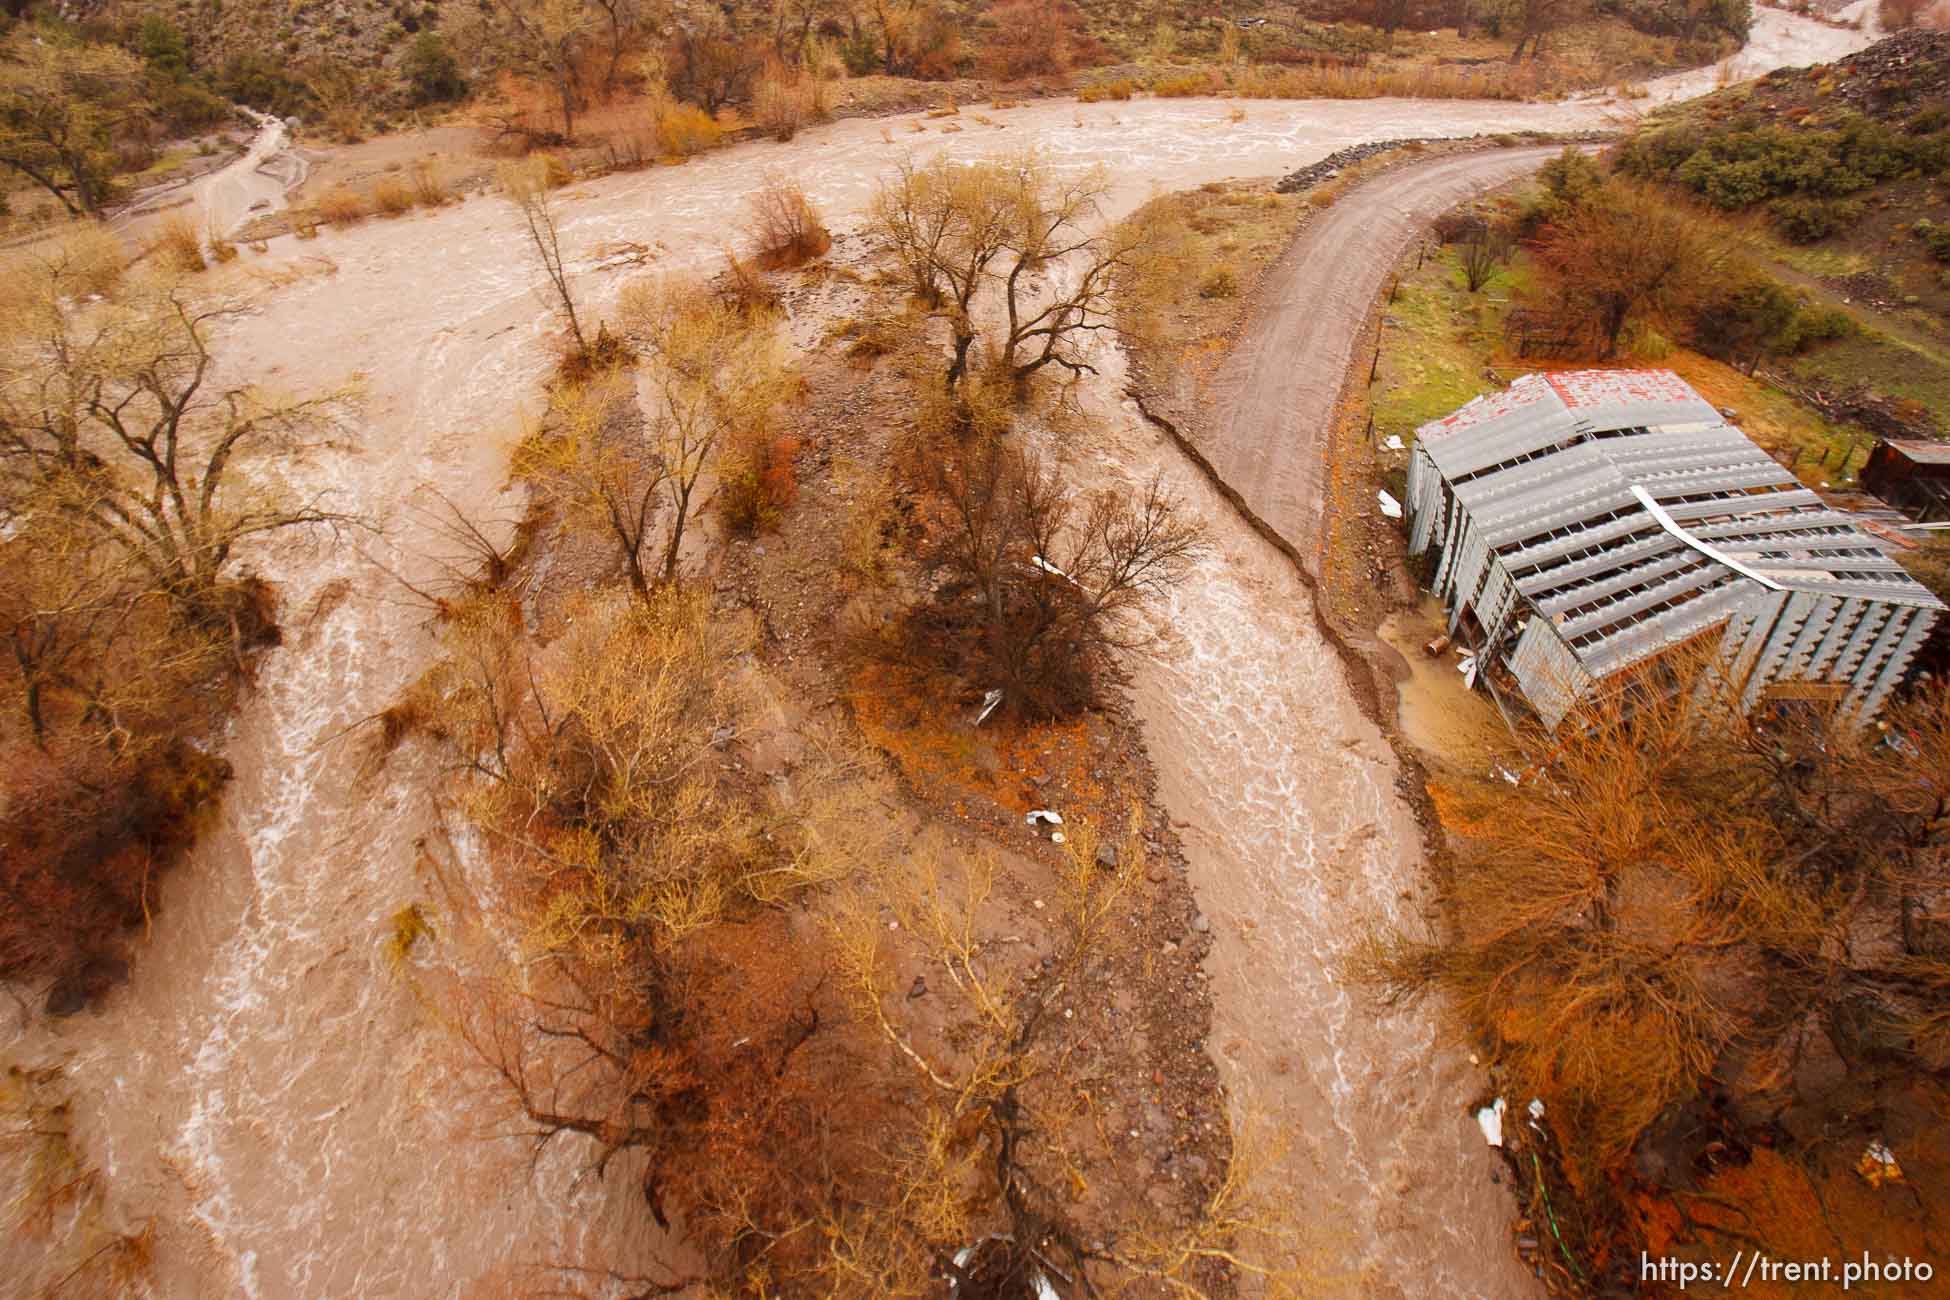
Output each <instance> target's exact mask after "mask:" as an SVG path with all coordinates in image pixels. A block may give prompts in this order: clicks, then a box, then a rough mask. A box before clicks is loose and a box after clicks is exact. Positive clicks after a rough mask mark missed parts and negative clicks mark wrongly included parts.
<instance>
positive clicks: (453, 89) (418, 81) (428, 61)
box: [399, 31, 467, 104]
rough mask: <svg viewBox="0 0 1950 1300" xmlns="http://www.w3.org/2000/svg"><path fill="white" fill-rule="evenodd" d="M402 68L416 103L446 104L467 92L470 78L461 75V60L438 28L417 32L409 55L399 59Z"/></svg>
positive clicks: (401, 74) (407, 51) (410, 46)
mask: <svg viewBox="0 0 1950 1300" xmlns="http://www.w3.org/2000/svg"><path fill="white" fill-rule="evenodd" d="M399 71H400V76H401V77H403V78H405V80H406V84H407V85H408V86H409V87H410V88H411V89H412V94H413V102H414V103H416V104H444V103H447V102H449V101H451V100H456V99H459V98H460V97H461V96H462V95H465V94H466V93H467V78H465V77H463V76H462V75H461V72H460V63H459V61H458V60H456V59H455V58H454V55H453V51H451V50H449V49H448V48H447V42H445V41H444V40H442V39H441V38H440V33H439V32H434V31H423V32H421V33H420V34H419V35H418V36H415V37H414V38H413V44H411V45H409V46H408V47H407V49H406V57H405V58H403V59H401V60H400V65H399Z"/></svg>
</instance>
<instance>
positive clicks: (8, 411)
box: [0, 272, 349, 612]
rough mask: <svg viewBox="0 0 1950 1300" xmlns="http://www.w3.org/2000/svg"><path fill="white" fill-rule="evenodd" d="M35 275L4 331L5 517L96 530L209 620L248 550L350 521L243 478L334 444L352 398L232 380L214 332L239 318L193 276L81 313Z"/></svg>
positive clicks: (139, 286)
mask: <svg viewBox="0 0 1950 1300" xmlns="http://www.w3.org/2000/svg"><path fill="white" fill-rule="evenodd" d="M29 277H30V278H28V279H26V280H25V281H23V282H21V283H20V284H19V285H17V287H19V288H20V289H22V290H23V292H21V293H20V294H19V295H18V296H16V297H15V298H14V299H13V300H12V302H11V303H10V304H9V319H8V321H7V322H6V323H5V325H4V327H0V333H3V334H4V337H3V338H0V346H4V348H5V352H6V355H5V357H4V365H0V369H3V370H4V374H5V377H4V379H0V516H19V515H22V514H25V513H31V512H34V511H55V512H58V513H60V514H62V515H64V516H66V517H68V518H70V519H73V520H75V521H77V522H80V523H83V524H85V525H86V526H88V527H90V528H93V529H95V530H96V531H98V532H100V533H101V534H102V535H103V536H105V537H107V538H109V539H110V540H112V541H113V542H114V543H115V544H116V545H118V546H120V547H122V548H123V549H125V550H126V551H127V552H128V554H129V555H130V556H131V557H132V558H133V559H134V560H135V561H136V563H138V564H140V565H141V566H142V567H143V568H144V569H146V570H147V571H148V573H149V575H150V577H151V579H152V580H153V582H154V583H155V584H156V585H157V586H158V587H160V588H161V589H163V590H166V591H168V592H170V593H171V594H172V595H173V596H175V597H176V598H177V599H178V600H180V601H181V602H183V603H184V604H185V605H186V607H191V608H201V609H203V610H204V611H205V612H209V611H210V609H211V608H212V602H213V601H214V600H215V599H216V597H217V596H218V594H219V588H220V587H221V586H222V584H223V582H224V580H225V578H226V576H227V574H228V573H229V570H230V565H231V561H232V558H233V556H234V554H235V551H236V548H237V546H238V545H239V544H240V543H242V542H245V541H247V540H248V539H251V538H254V537H259V536H262V535H264V534H267V533H274V532H279V531H283V530H287V529H291V528H296V527H304V526H308V525H317V524H335V523H339V522H343V521H345V520H346V516H344V515H342V514H340V513H338V512H335V511H332V510H330V509H328V508H326V506H325V505H324V503H323V501H322V499H321V498H319V497H317V496H314V497H312V498H310V499H306V500H296V499H293V498H292V497H291V496H289V495H288V494H287V493H286V492H284V491H282V490H280V489H278V488H275V487H271V486H267V485H264V484H262V483H260V482H255V481H251V480H248V479H246V478H245V476H244V475H243V474H242V473H241V472H240V470H239V467H240V463H241V462H243V461H244V460H245V459H246V458H248V457H253V456H259V457H261V456H276V457H283V458H292V457H298V456H302V455H303V454H304V453H306V452H307V451H308V450H311V449H313V448H315V447H317V446H319V445H321V442H322V439H323V438H324V436H325V434H326V432H327V431H328V430H329V427H330V424H331V421H332V420H333V418H334V416H335V415H336V414H337V412H338V411H339V410H340V409H341V408H342V406H343V403H344V401H345V399H346V398H347V397H348V395H349V394H348V392H347V391H346V390H339V391H335V392H331V393H327V394H324V395H321V396H316V397H309V398H297V399H286V398H280V397H276V396H274V395H271V394H267V393H265V392H263V391H261V390H259V389H256V388H253V387H250V386H223V385H220V384H219V382H218V381H217V377H216V374H215V366H216V355H215V352H214V351H213V348H212V345H211V335H212V333H213V332H214V330H215V328H216V326H217V323H218V322H219V321H221V320H223V319H224V318H226V317H229V316H233V315H235V314H236V313H237V311H238V310H239V309H238V308H237V307H235V306H234V305H231V304H228V303H225V302H223V301H221V300H209V299H204V298H201V297H198V296H196V295H194V294H193V293H191V292H190V291H189V290H188V289H187V288H185V287H184V285H183V284H182V283H181V282H180V281H176V280H172V279H168V278H152V279H147V280H142V281H138V282H136V283H135V284H133V285H132V286H129V287H128V288H127V289H126V290H124V291H123V292H121V293H119V294H118V295H117V296H116V297H114V298H113V299H111V300H109V301H107V302H103V303H98V304H93V305H80V306H77V305H74V304H72V303H70V302H69V301H67V300H66V299H64V298H63V297H62V294H61V284H60V282H59V280H58V278H57V277H56V276H55V275H54V274H53V273H52V272H46V273H31V272H30V273H29Z"/></svg>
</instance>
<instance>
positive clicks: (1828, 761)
mask: <svg viewBox="0 0 1950 1300" xmlns="http://www.w3.org/2000/svg"><path fill="white" fill-rule="evenodd" d="M1724 689H1725V687H1724V683H1723V682H1722V681H1721V680H1720V678H1719V676H1718V675H1717V673H1716V672H1715V671H1714V669H1713V667H1712V665H1711V664H1710V662H1705V661H1702V660H1701V659H1700V658H1699V657H1698V656H1697V655H1692V654H1690V653H1689V654H1682V655H1680V656H1679V657H1678V658H1676V659H1672V660H1668V661H1667V662H1664V663H1659V664H1654V665H1652V666H1649V667H1647V668H1645V669H1643V670H1641V671H1640V672H1637V673H1635V674H1632V675H1631V676H1629V677H1627V678H1625V679H1624V680H1622V681H1620V682H1618V683H1615V684H1614V689H1608V690H1606V691H1604V692H1598V693H1594V694H1593V695H1592V696H1590V697H1589V698H1587V699H1586V701H1585V702H1584V703H1583V705H1582V706H1581V708H1580V711H1579V712H1578V713H1577V715H1575V716H1574V717H1573V718H1571V719H1568V720H1567V721H1566V723H1565V724H1564V725H1561V726H1560V727H1559V728H1558V729H1557V730H1556V731H1555V732H1553V733H1550V734H1545V733H1544V732H1542V731H1541V729H1536V730H1532V731H1527V732H1526V733H1525V735H1524V737H1523V742H1524V749H1525V753H1524V754H1523V755H1522V756H1521V757H1519V756H1517V755H1514V754H1513V755H1511V756H1509V757H1506V758H1505V760H1504V766H1505V768H1507V769H1508V770H1510V771H1513V772H1519V773H1521V779H1520V780H1519V781H1518V783H1517V784H1514V785H1512V784H1510V783H1508V782H1507V781H1504V780H1501V779H1497V778H1494V777H1492V778H1487V779H1482V780H1475V779H1458V780H1455V781H1452V782H1447V783H1444V784H1443V785H1441V786H1438V787H1436V789H1435V791H1434V793H1435V794H1436V806H1437V809H1438V811H1439V812H1440V813H1441V816H1442V821H1443V825H1444V827H1445V829H1447V830H1448V832H1449V833H1450V836H1451V842H1452V846H1453V847H1454V849H1455V851H1456V864H1455V868H1454V871H1453V874H1452V876H1451V877H1450V878H1449V883H1448V886H1447V892H1448V896H1447V898H1446V900H1445V901H1446V904H1447V907H1448V909H1449V911H1450V913H1451V915H1452V917H1453V918H1454V921H1455V928H1454V929H1453V930H1445V931H1444V932H1443V933H1441V934H1439V935H1438V936H1436V937H1435V938H1432V939H1428V940H1411V939H1407V938H1404V937H1401V936H1395V937H1392V938H1390V939H1388V940H1386V941H1384V942H1382V943H1380V944H1378V945H1377V946H1376V947H1374V948H1373V949H1372V950H1371V951H1370V952H1369V953H1368V954H1367V956H1366V957H1365V958H1364V959H1363V961H1362V962H1361V963H1360V969H1361V971H1362V973H1363V974H1364V975H1365V976H1366V977H1368V978H1369V979H1371V980H1374V981H1375V982H1376V983H1377V984H1378V986H1379V987H1381V988H1382V989H1383V990H1385V991H1386V992H1388V993H1389V994H1391V995H1393V996H1412V995H1416V994H1419V993H1422V992H1424V991H1427V990H1431V989H1435V988H1440V989H1442V990H1444V991H1445V992H1446V993H1447V994H1448V995H1449V996H1450V997H1451V998H1452V999H1453V1001H1452V1002H1451V1006H1452V1008H1453V1009H1454V1011H1455V1013H1456V1014H1457V1015H1458V1017H1459V1028H1462V1029H1464V1030H1465V1031H1466V1032H1469V1033H1471V1034H1477V1033H1481V1034H1483V1035H1484V1036H1485V1037H1486V1038H1487V1039H1488V1041H1490V1042H1491V1043H1492V1044H1493V1047H1494V1051H1495V1056H1496V1060H1497V1063H1498V1065H1499V1067H1500V1068H1502V1069H1503V1070H1505V1071H1507V1072H1508V1075H1507V1077H1508V1078H1509V1079H1510V1081H1511V1087H1512V1089H1513V1090H1515V1091H1519V1092H1522V1093H1524V1094H1525V1095H1528V1094H1529V1093H1530V1092H1535V1093H1537V1095H1539V1096H1544V1097H1547V1098H1550V1099H1551V1105H1552V1107H1553V1109H1554V1113H1556V1114H1558V1115H1559V1116H1560V1118H1559V1120H1558V1121H1557V1123H1558V1125H1559V1126H1560V1128H1559V1131H1560V1133H1562V1134H1563V1135H1564V1137H1565V1139H1566V1142H1567V1145H1568V1146H1569V1148H1570V1154H1571V1155H1572V1157H1573V1159H1574V1160H1575V1161H1576V1162H1577V1163H1578V1165H1579V1166H1580V1168H1581V1169H1582V1170H1584V1171H1585V1173H1586V1174H1587V1175H1589V1176H1593V1177H1595V1176H1596V1175H1598V1174H1599V1173H1601V1172H1603V1171H1605V1170H1608V1169H1611V1168H1615V1167H1616V1165H1617V1163H1618V1162H1619V1161H1621V1160H1623V1159H1624V1158H1625V1156H1626V1153H1628V1152H1629V1151H1630V1150H1631V1148H1632V1146H1633V1144H1634V1143H1635V1142H1636V1141H1637V1140H1638V1139H1639V1137H1640V1135H1641V1134H1643V1133H1644V1132H1645V1131H1646V1130H1647V1129H1648V1127H1650V1126H1651V1125H1653V1124H1654V1123H1655V1122H1657V1121H1658V1120H1659V1119H1660V1118H1661V1117H1662V1116H1664V1115H1666V1114H1669V1113H1670V1112H1671V1111H1672V1109H1673V1108H1674V1107H1676V1106H1678V1105H1679V1104H1681V1103H1682V1102H1684V1101H1686V1100H1687V1099H1689V1098H1691V1097H1693V1096H1695V1095H1696V1094H1697V1093H1698V1092H1699V1091H1700V1090H1701V1089H1703V1088H1706V1087H1708V1086H1714V1087H1718V1088H1721V1089H1723V1090H1727V1091H1729V1092H1731V1093H1733V1094H1734V1095H1735V1097H1736V1099H1738V1098H1739V1095H1740V1093H1741V1091H1742V1089H1743V1087H1745V1088H1751V1087H1753V1086H1754V1083H1755V1081H1757V1080H1768V1079H1772V1080H1776V1081H1779V1080H1783V1079H1786V1078H1789V1077H1791V1076H1792V1074H1793V1068H1792V1067H1793V1065H1794V1062H1795V1061H1796V1059H1797V1058H1798V1057H1799V1056H1800V1055H1801V1053H1803V1052H1804V1051H1805V1050H1806V1049H1807V1045H1808V1043H1809V1042H1810V1040H1812V1039H1819V1038H1821V1037H1826V1038H1827V1039H1828V1040H1829V1042H1830V1044H1831V1045H1832V1047H1833V1049H1834V1050H1836V1051H1838V1052H1840V1053H1841V1054H1842V1056H1843V1059H1844V1060H1851V1058H1852V1060H1851V1064H1852V1065H1859V1066H1861V1067H1863V1068H1869V1067H1870V1066H1871V1064H1872V1063H1873V1062H1880V1063H1882V1065H1883V1067H1884V1068H1886V1066H1887V1064H1888V1063H1889V1062H1891V1061H1895V1062H1900V1063H1901V1067H1902V1068H1906V1069H1911V1070H1925V1071H1934V1070H1938V1069H1941V1068H1942V1066H1943V1063H1944V1062H1945V1060H1946V1059H1950V1058H1946V1052H1950V1034H1946V1033H1945V1032H1944V1031H1945V1018H1944V1016H1943V1014H1942V1012H1941V1010H1940V1008H1941V1005H1942V1003H1941V1001H1940V999H1941V996H1942V994H1943V993H1944V991H1946V990H1950V942H1946V940H1945V937H1944V934H1943V929H1942V927H1941V926H1940V925H1939V924H1937V923H1935V922H1933V921H1932V922H1931V923H1927V924H1921V925H1917V924H1912V920H1913V918H1915V917H1917V916H1919V915H1925V914H1928V913H1930V912H1932V911H1933V910H1935V907H1936V904H1934V903H1926V902H1924V900H1933V899H1941V898H1943V897H1944V896H1945V891H1946V890H1950V861H1946V855H1945V846H1944V843H1943V839H1942V817H1943V813H1944V810H1945V809H1946V807H1950V777H1946V776H1945V772H1946V770H1950V769H1946V768H1945V767H1944V759H1945V757H1946V756H1950V712H1947V711H1946V699H1945V697H1944V695H1943V694H1942V693H1941V691H1933V692H1930V693H1928V694H1926V695H1924V696H1923V697H1921V698H1919V699H1917V700H1915V701H1913V702H1912V703H1910V704H1909V705H1906V706H1905V707H1903V708H1902V709H1900V710H1898V711H1897V713H1896V715H1895V716H1893V717H1892V718H1891V720H1890V722H1891V731H1890V733H1888V734H1889V735H1890V736H1893V737H1894V738H1895V739H1894V740H1892V741H1887V742H1885V741H1884V739H1883V734H1884V733H1881V732H1875V731H1869V732H1864V731H1862V730H1860V729H1858V728H1855V727H1853V726H1851V725H1849V724H1847V723H1845V722H1843V721H1841V720H1840V719H1839V718H1838V717H1837V716H1836V715H1835V714H1834V713H1833V712H1831V711H1830V710H1829V708H1828V707H1827V706H1825V705H1819V704H1813V703H1806V702H1797V703H1794V704H1791V705H1789V704H1783V705H1781V706H1778V707H1769V708H1766V709H1763V710H1761V711H1759V712H1757V713H1756V714H1752V715H1743V714H1742V713H1741V712H1740V710H1738V709H1737V708H1733V707H1729V706H1728V705H1727V704H1725V703H1723V702H1722V700H1721V695H1722V693H1723V691H1724ZM1809 1100H1815V1101H1819V1100H1820V1099H1819V1098H1810V1099H1809Z"/></svg>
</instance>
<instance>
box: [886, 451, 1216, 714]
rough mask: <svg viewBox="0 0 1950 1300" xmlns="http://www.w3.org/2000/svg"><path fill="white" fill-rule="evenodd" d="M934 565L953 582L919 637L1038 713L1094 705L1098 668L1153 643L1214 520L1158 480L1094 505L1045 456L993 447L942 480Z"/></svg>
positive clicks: (938, 596)
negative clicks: (1148, 609) (1151, 624)
mask: <svg viewBox="0 0 1950 1300" xmlns="http://www.w3.org/2000/svg"><path fill="white" fill-rule="evenodd" d="M934 487H935V489H936V496H937V503H938V504H937V509H936V518H935V520H934V522H933V526H932V527H931V529H930V532H931V535H932V539H933V540H932V543H931V545H930V547H929V549H928V550H927V551H926V553H925V554H924V556H923V563H924V564H926V565H928V566H929V567H930V568H931V569H933V570H934V571H935V572H936V573H938V574H940V575H941V581H940V582H939V584H938V585H937V588H936V591H935V595H934V598H933V600H932V601H931V602H930V603H928V604H927V605H925V606H923V607H921V608H920V609H918V610H917V611H915V613H914V615H913V618H914V624H913V626H912V627H911V628H910V632H911V634H914V635H919V636H921V637H923V638H924V639H925V641H926V643H927V645H926V647H925V650H926V652H927V653H928V654H929V655H930V656H931V657H938V658H943V659H945V660H946V661H947V662H948V663H949V664H951V665H952V666H954V667H956V668H957V669H958V670H959V671H960V672H961V674H962V675H964V676H967V677H969V678H970V679H971V680H975V679H979V680H981V681H982V682H984V683H985V684H990V685H996V686H1000V687H1002V689H1003V690H1004V691H1005V692H1007V694H1008V696H1009V698H1010V699H1011V701H1012V702H1013V704H1014V706H1015V707H1017V708H1019V709H1023V710H1026V711H1027V712H1029V713H1031V714H1038V713H1051V712H1058V713H1060V712H1067V711H1069V710H1070V709H1072V708H1074V707H1076V706H1077V705H1078V704H1080V703H1082V702H1083V701H1085V700H1087V699H1088V698H1089V694H1090V680H1091V674H1092V670H1093V668H1094V667H1096V666H1098V663H1097V661H1098V660H1099V659H1100V658H1101V656H1102V655H1103V654H1104V653H1105V652H1106V651H1109V650H1113V649H1118V648H1128V647H1130V646H1132V645H1135V644H1139V643H1141V642H1142V641H1143V639H1144V633H1143V631H1142V630H1141V628H1140V627H1139V625H1138V623H1137V621H1136V619H1135V615H1136V614H1137V612H1138V610H1139V608H1140V607H1141V606H1143V605H1144V604H1145V603H1146V602H1148V601H1150V600H1152V599H1154V598H1156V597H1158V596H1160V595H1162V594H1163V593H1164V592H1166V591H1168V590H1169V589H1170V588H1171V587H1172V586H1173V585H1175V584H1176V583H1178V582H1179V581H1181V580H1182V579H1183V578H1184V577H1185V576H1186V575H1187V574H1188V573H1189V572H1190V570H1191V567H1192V565H1193V564H1194V563H1195V562H1196V561H1197V559H1198V558H1199V556H1200V555H1201V554H1202V553H1203V552H1204V549H1205V532H1204V528H1203V527H1202V525H1201V524H1200V523H1199V522H1198V521H1197V520H1194V519H1191V518H1188V517H1187V516H1186V515H1185V514H1184V513H1183V511H1182V510H1181V509H1180V507H1179V504H1178V502H1177V501H1176V499H1175V498H1173V497H1172V495H1171V494H1170V493H1169V492H1168V491H1166V489H1165V488H1164V487H1163V485H1162V484H1160V483H1159V482H1157V481H1156V480H1153V481H1152V482H1151V483H1150V484H1148V485H1147V486H1146V487H1145V488H1144V489H1143V491H1142V492H1141V493H1140V494H1139V495H1137V496H1135V497H1127V496H1124V495H1122V494H1119V493H1116V492H1111V491H1104V492H1098V493H1094V494H1090V495H1088V496H1080V495H1079V494H1077V493H1074V492H1072V491H1070V490H1069V489H1068V488H1066V487H1064V486H1063V485H1062V483H1061V482H1060V481H1059V480H1058V478H1057V476H1056V475H1055V473H1054V472H1052V471H1051V470H1049V469H1048V468H1046V467H1045V466H1044V465H1043V463H1042V461H1041V460H1040V459H1038V458H1037V457H1036V456H1035V455H1034V454H1033V453H1030V452H1027V451H1024V450H1023V449H1021V448H1020V447H1017V446H1014V445H1012V444H1010V443H1008V442H1006V441H1004V440H1002V439H989V440H986V441H984V442H983V443H982V444H981V445H978V446H976V447H974V448H971V449H969V450H968V451H966V452H964V453H962V454H961V455H958V456H951V457H946V458H944V459H943V460H942V461H941V462H940V467H939V469H938V470H937V471H936V474H935V478H934Z"/></svg>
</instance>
